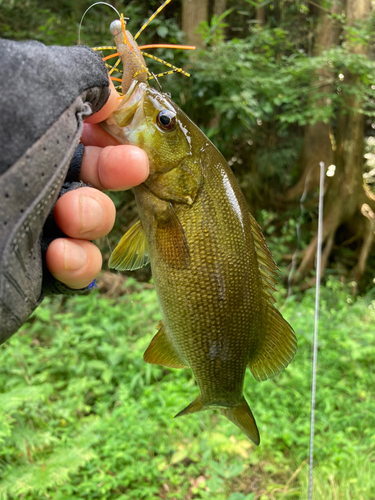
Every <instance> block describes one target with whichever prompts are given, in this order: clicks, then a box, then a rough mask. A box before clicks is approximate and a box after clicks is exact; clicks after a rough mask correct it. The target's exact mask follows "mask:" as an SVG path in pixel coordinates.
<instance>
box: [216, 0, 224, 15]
mask: <svg viewBox="0 0 375 500" xmlns="http://www.w3.org/2000/svg"><path fill="white" fill-rule="evenodd" d="M226 8H227V0H215V1H214V10H213V13H214V14H215V15H216V16H221V14H223V13H224V12H225V10H226Z"/></svg>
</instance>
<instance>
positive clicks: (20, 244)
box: [0, 40, 109, 344]
mask: <svg viewBox="0 0 375 500" xmlns="http://www.w3.org/2000/svg"><path fill="white" fill-rule="evenodd" d="M108 85H109V80H108V75H107V71H106V69H105V65H104V64H103V62H102V61H101V59H100V57H99V56H98V55H97V54H96V53H95V52H93V51H92V50H90V49H89V48H87V47H46V46H44V45H43V44H41V43H38V42H13V41H9V40H0V344H1V343H2V342H4V341H5V340H6V339H7V338H9V337H10V336H11V335H12V334H13V333H15V332H16V331H17V330H18V328H19V327H20V326H21V325H22V324H23V323H24V322H25V321H26V319H27V318H28V317H29V315H30V314H31V313H32V311H33V310H34V309H35V308H36V306H37V305H38V304H39V303H40V300H41V292H42V258H41V233H42V229H43V225H44V223H45V221H46V219H47V217H48V214H49V213H50V211H51V208H52V206H53V204H54V203H55V201H56V199H57V197H58V194H59V191H60V189H61V186H62V184H63V182H64V179H65V177H66V174H67V171H68V167H69V164H70V161H71V158H72V156H73V153H74V151H75V149H76V147H77V144H78V142H79V138H80V136H81V132H82V121H83V119H85V118H87V117H88V116H89V115H91V114H92V113H95V112H97V111H98V110H99V109H100V108H101V107H102V106H103V105H104V104H105V102H106V101H107V99H108V96H109V88H108Z"/></svg>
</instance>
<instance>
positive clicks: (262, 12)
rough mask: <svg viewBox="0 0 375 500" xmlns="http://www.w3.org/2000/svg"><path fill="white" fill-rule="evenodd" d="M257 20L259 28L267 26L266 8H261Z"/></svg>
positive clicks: (257, 12) (256, 16) (257, 13)
mask: <svg viewBox="0 0 375 500" xmlns="http://www.w3.org/2000/svg"><path fill="white" fill-rule="evenodd" d="M255 19H256V20H257V21H258V24H259V26H264V25H265V24H266V8H265V7H259V8H258V9H257V11H256V13H255Z"/></svg>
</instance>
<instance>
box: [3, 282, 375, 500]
mask: <svg viewBox="0 0 375 500" xmlns="http://www.w3.org/2000/svg"><path fill="white" fill-rule="evenodd" d="M126 287H127V292H128V294H127V295H125V296H123V297H121V298H119V299H109V298H106V297H102V296H100V295H99V294H98V293H95V292H94V293H92V294H89V295H88V296H80V297H74V298H68V299H54V300H46V301H45V302H44V304H43V305H42V306H41V307H39V308H38V309H37V311H36V312H35V314H34V316H33V317H32V318H31V320H30V321H29V324H28V325H26V326H25V327H24V328H23V329H22V330H21V331H20V332H19V333H18V334H17V335H15V336H14V337H13V338H12V339H10V341H9V342H7V343H6V344H5V345H3V346H2V347H1V348H0V367H1V368H0V388H1V396H0V405H1V409H2V412H1V416H0V476H1V478H2V480H1V482H0V499H2V500H8V499H14V498H19V497H20V496H22V498H24V499H25V500H32V499H38V500H40V499H44V498H53V499H56V500H57V499H68V498H69V499H72V500H73V499H77V500H78V499H82V498H90V499H95V498H100V499H107V498H108V499H111V500H112V499H124V500H125V499H132V498H134V499H146V500H156V499H157V498H165V499H170V500H172V499H176V500H182V499H187V498H192V497H194V498H196V499H206V500H208V499H210V500H211V499H212V498H215V500H256V499H260V498H262V499H264V500H265V499H268V498H271V497H272V498H275V499H281V498H292V499H299V498H301V499H302V498H305V496H306V478H307V469H306V457H307V455H308V442H309V436H308V433H309V411H310V384H311V349H312V333H313V316H314V293H313V291H309V292H307V294H306V295H305V297H304V298H303V299H302V301H301V302H298V301H297V300H296V299H293V298H292V299H290V300H288V302H287V303H286V304H284V306H283V308H282V309H283V314H284V315H285V316H286V317H287V319H288V320H289V321H290V322H291V323H292V325H293V326H294V328H295V330H296V332H297V336H298V339H299V350H298V353H297V355H296V358H295V360H294V361H293V363H292V364H291V365H290V366H289V367H288V368H287V370H286V371H285V372H283V373H282V374H281V375H279V376H278V377H276V379H274V380H270V381H267V382H264V383H261V384H259V383H257V382H256V381H255V380H254V379H253V378H252V377H251V375H250V374H248V375H247V377H246V383H245V394H246V397H247V399H248V401H249V403H250V405H251V407H252V409H253V411H254V414H255V416H256V419H257V422H258V425H259V428H260V433H261V439H262V443H261V446H260V447H259V448H258V449H256V448H255V446H254V445H252V444H251V443H250V442H249V440H248V439H247V438H245V437H244V435H243V434H241V432H240V431H239V429H237V428H236V427H234V426H233V424H231V423H230V422H229V421H226V420H225V419H223V418H222V417H221V416H220V415H219V414H218V413H215V412H205V413H201V414H196V415H192V416H189V417H184V418H181V419H176V420H174V419H173V418H172V417H173V415H174V414H176V413H177V412H178V411H179V410H181V409H182V408H183V407H184V406H186V405H187V404H188V403H189V402H190V401H192V400H193V399H194V398H195V396H196V395H197V387H196V385H195V383H194V379H193V378H192V375H191V373H190V371H189V370H170V369H166V368H163V367H160V366H152V365H147V364H146V363H144V362H143V360H142V353H143V352H144V350H145V348H146V347H147V345H148V343H149V341H150V339H151V337H152V335H153V334H154V332H155V329H154V328H155V326H156V324H157V321H158V320H159V319H160V314H159V311H158V305H157V301H156V296H155V292H154V290H153V289H150V288H149V286H148V287H144V286H143V285H140V284H138V283H136V282H134V281H132V280H128V281H127V282H126ZM374 321H375V302H374V301H372V302H371V301H370V300H367V299H358V300H357V301H354V300H353V299H352V297H351V296H350V295H348V293H347V291H346V290H345V288H344V287H343V286H342V285H341V284H340V283H339V282H336V281H329V283H328V284H327V287H326V288H323V290H322V310H321V320H320V342H319V357H318V397H317V414H316V448H315V465H316V469H315V474H316V480H315V487H316V490H317V495H320V496H317V498H324V499H330V498H332V499H333V498H335V499H336V500H341V499H343V500H344V499H345V500H347V499H353V500H354V499H355V500H357V499H358V498H361V495H362V498H371V492H372V491H374V488H375V484H374V475H373V473H372V471H373V467H374V456H375V455H374V452H375V434H374V429H375V417H374V415H375V404H374V399H373V387H374V385H375V374H374V371H373V359H374V357H375V347H374V342H373V330H374V328H373V325H374ZM294 472H296V474H295V475H294V476H293V474H294ZM292 476H293V477H292ZM318 492H319V493H318Z"/></svg>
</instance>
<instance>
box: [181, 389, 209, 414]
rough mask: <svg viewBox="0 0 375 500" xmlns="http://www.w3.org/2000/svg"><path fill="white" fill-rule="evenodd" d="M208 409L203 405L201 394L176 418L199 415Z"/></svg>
mask: <svg viewBox="0 0 375 500" xmlns="http://www.w3.org/2000/svg"><path fill="white" fill-rule="evenodd" d="M206 409H208V408H204V406H203V404H202V397H201V395H200V394H198V396H197V397H196V399H194V401H193V402H192V403H190V404H189V406H187V407H186V408H184V409H183V410H181V411H180V413H177V415H175V416H174V418H177V417H182V415H189V413H197V412H198V411H202V410H206Z"/></svg>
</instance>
